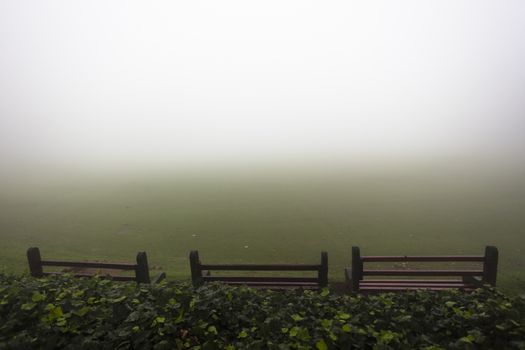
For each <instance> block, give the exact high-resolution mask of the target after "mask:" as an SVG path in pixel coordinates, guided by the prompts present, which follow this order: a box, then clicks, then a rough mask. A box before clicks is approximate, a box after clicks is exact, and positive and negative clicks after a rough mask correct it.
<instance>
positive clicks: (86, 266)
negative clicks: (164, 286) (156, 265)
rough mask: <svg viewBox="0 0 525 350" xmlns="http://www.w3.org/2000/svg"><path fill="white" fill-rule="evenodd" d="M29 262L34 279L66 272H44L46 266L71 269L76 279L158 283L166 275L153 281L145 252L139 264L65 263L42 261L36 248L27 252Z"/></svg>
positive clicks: (138, 255) (141, 254)
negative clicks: (89, 278)
mask: <svg viewBox="0 0 525 350" xmlns="http://www.w3.org/2000/svg"><path fill="white" fill-rule="evenodd" d="M27 260H28V262H29V271H30V273H31V276H33V277H42V276H49V275H59V274H63V273H64V272H63V271H61V272H44V266H54V267H67V268H70V269H71V271H66V272H71V273H72V275H73V276H74V277H93V276H95V275H99V276H101V277H106V278H109V279H112V280H114V281H136V282H137V283H151V282H153V283H158V282H160V281H162V280H163V279H164V278H165V277H166V274H165V273H164V272H161V273H160V274H159V275H158V276H157V277H155V278H154V279H153V280H151V279H150V275H149V267H148V258H147V256H146V253H145V252H139V253H138V254H137V263H136V264H133V263H108V262H88V261H65V260H42V258H41V257H40V249H38V248H36V247H32V248H29V249H28V250H27ZM121 271H134V272H135V276H120V275H118V274H115V272H117V273H118V272H121Z"/></svg>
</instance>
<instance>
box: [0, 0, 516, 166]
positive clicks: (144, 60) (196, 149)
mask: <svg viewBox="0 0 525 350" xmlns="http://www.w3.org/2000/svg"><path fill="white" fill-rule="evenodd" d="M524 15H525V5H524V4H523V2H521V1H505V2H496V1H458V2H454V3H452V2H442V1H439V2H438V1H430V2H418V1H403V2H396V3H393V2H389V1H371V2H359V1H356V2H332V3H330V4H323V5H321V4H319V3H318V2H311V1H285V2H281V1H279V2H278V1H270V2H264V3H260V4H258V3H247V2H242V1H225V2H212V1H192V2H175V3H174V2H168V1H159V2H154V3H145V2H138V1H112V2H104V1H90V2H71V1H3V2H2V3H1V4H0V52H1V54H0V94H1V98H0V166H1V167H3V168H4V171H7V170H6V169H9V171H15V170H17V169H18V170H19V172H22V173H23V172H34V171H35V170H37V171H38V172H45V171H46V169H48V170H49V169H53V168H54V169H69V170H78V171H80V172H82V171H94V172H97V171H103V172H104V171H108V170H110V169H113V170H118V169H120V170H122V169H149V170H151V171H155V169H157V170H159V171H160V170H162V169H166V168H169V167H175V168H177V167H178V168H191V167H200V168H202V167H206V166H208V165H210V166H211V165H213V166H215V167H220V166H221V165H225V164H236V165H242V164H259V165H260V164H268V165H272V164H273V165H276V164H277V166H279V165H278V164H289V163H290V162H299V163H316V162H321V163H322V162H325V163H326V162H332V163H340V162H364V161H366V162H368V161H377V162H379V163H381V162H392V161H394V162H396V161H401V160H425V161H429V160H432V159H440V160H443V159H478V160H481V162H483V161H484V160H491V159H492V160H495V159H510V160H511V162H514V163H516V162H518V163H522V162H523V159H524V158H523V155H524V154H525V152H524V151H525V138H523V137H522V136H523V131H524V130H525V117H524V113H523V111H524V107H525V99H524V98H523V97H524V96H525V69H523V62H525V41H524V40H523V33H525V22H524V21H523V18H524Z"/></svg>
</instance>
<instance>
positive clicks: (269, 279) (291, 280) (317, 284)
mask: <svg viewBox="0 0 525 350" xmlns="http://www.w3.org/2000/svg"><path fill="white" fill-rule="evenodd" d="M190 268H191V276H192V283H193V285H194V287H199V286H201V285H202V284H204V283H208V282H222V283H226V284H229V285H233V286H247V287H252V288H259V289H271V290H281V289H294V288H302V289H321V288H323V287H326V286H327V284H328V254H327V253H326V252H322V253H321V263H320V264H267V265H260V264H202V263H201V261H200V258H199V253H198V251H196V250H195V251H192V252H190ZM212 271H288V272H289V271H311V272H315V273H316V274H317V276H315V277H296V276H291V277H284V276H220V275H214V276H212V275H211V272H212Z"/></svg>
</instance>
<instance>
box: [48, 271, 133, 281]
mask: <svg viewBox="0 0 525 350" xmlns="http://www.w3.org/2000/svg"><path fill="white" fill-rule="evenodd" d="M63 274H64V273H62V272H44V274H43V275H44V276H59V275H63ZM71 276H73V277H88V278H93V277H95V276H96V275H94V274H89V273H75V274H72V275H71ZM98 276H99V277H101V278H109V279H112V280H114V281H135V280H136V278H135V277H132V276H112V275H98Z"/></svg>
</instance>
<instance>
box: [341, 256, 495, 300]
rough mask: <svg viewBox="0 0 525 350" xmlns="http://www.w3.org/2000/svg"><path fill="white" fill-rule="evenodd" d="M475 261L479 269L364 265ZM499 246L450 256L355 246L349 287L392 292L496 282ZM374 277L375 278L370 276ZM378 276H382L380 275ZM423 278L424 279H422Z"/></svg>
mask: <svg viewBox="0 0 525 350" xmlns="http://www.w3.org/2000/svg"><path fill="white" fill-rule="evenodd" d="M392 262H401V263H403V264H407V263H410V262H416V263H425V264H426V263H434V262H435V263H441V264H444V263H454V264H455V263H457V262H460V263H469V264H472V263H475V264H476V265H478V266H479V268H477V269H472V268H469V269H457V268H454V269H427V268H408V267H407V266H403V268H402V269H399V268H396V269H391V268H389V269H365V268H363V265H364V264H365V263H392ZM497 268H498V249H497V248H496V247H492V246H487V247H486V248H485V255H448V256H361V252H360V250H359V247H352V268H351V269H345V278H346V283H347V288H348V289H349V290H351V291H352V292H393V291H403V290H413V289H430V290H442V289H451V288H458V289H462V290H472V289H474V288H478V287H481V286H483V285H484V284H489V285H491V286H495V285H496V273H497ZM367 277H372V278H367ZM378 277H379V278H378ZM420 278H423V279H420Z"/></svg>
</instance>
